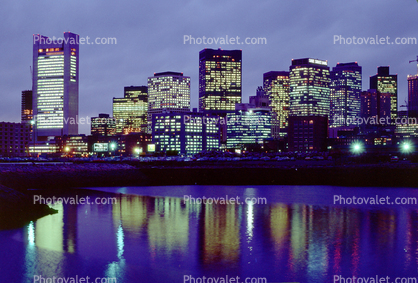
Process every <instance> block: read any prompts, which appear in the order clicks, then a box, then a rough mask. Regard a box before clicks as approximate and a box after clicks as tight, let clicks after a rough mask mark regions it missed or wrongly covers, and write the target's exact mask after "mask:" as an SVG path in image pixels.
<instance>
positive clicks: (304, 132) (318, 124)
mask: <svg viewBox="0 0 418 283" xmlns="http://www.w3.org/2000/svg"><path fill="white" fill-rule="evenodd" d="M289 81H290V112H289V128H288V148H289V150H290V151H298V152H308V151H324V150H325V149H326V140H327V135H328V133H327V129H328V117H329V114H330V81H331V80H330V72H329V67H328V65H327V61H324V60H317V59H311V58H304V59H297V60H292V65H291V66H290V74H289Z"/></svg>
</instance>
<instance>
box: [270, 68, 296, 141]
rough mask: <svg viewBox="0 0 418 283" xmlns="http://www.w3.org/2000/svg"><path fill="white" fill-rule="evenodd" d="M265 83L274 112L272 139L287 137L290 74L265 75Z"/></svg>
mask: <svg viewBox="0 0 418 283" xmlns="http://www.w3.org/2000/svg"><path fill="white" fill-rule="evenodd" d="M263 83H264V90H265V92H266V95H267V96H268V97H269V101H270V105H269V106H270V107H271V111H272V112H271V114H272V122H271V123H272V124H271V127H272V138H273V139H279V138H280V137H284V136H286V135H287V127H288V118H289V97H290V96H289V95H290V94H289V92H290V87H289V86H290V85H289V72H276V71H271V72H267V73H264V75H263Z"/></svg>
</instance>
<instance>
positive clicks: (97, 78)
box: [0, 1, 418, 133]
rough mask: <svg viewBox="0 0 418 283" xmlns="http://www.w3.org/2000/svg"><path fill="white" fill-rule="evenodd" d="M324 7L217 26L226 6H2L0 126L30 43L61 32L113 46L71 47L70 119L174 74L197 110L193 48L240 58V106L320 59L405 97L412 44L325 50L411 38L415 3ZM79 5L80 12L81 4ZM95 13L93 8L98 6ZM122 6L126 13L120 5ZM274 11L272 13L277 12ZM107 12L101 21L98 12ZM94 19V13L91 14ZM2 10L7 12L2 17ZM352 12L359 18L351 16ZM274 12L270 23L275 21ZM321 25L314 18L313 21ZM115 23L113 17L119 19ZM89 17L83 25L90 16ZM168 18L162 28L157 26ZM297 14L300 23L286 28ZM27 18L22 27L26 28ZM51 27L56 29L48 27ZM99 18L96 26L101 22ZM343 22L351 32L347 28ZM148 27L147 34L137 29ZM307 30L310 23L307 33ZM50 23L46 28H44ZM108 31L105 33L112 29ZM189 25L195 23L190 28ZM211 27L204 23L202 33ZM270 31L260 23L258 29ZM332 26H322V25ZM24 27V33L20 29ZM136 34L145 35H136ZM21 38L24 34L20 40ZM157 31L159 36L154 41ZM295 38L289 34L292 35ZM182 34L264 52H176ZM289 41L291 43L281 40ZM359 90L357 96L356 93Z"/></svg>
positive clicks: (263, 13)
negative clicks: (240, 41) (388, 82)
mask: <svg viewBox="0 0 418 283" xmlns="http://www.w3.org/2000/svg"><path fill="white" fill-rule="evenodd" d="M327 3H328V1H318V2H316V3H315V5H306V6H300V5H298V4H296V3H291V2H284V3H274V2H266V3H250V2H243V3H240V7H239V9H238V12H237V13H234V14H229V13H228V15H229V16H230V19H228V21H227V22H228V24H227V25H225V24H224V23H220V21H219V19H221V18H222V17H224V16H226V14H227V11H230V10H231V9H232V7H234V6H235V4H236V3H235V2H231V3H228V4H226V5H225V11H222V12H219V11H218V7H219V5H220V3H217V2H212V3H201V4H197V3H196V4H193V3H189V4H185V5H184V7H177V8H176V9H177V10H178V13H175V14H170V11H172V9H173V5H174V4H171V3H167V4H166V5H162V6H163V8H161V11H160V10H158V13H157V4H153V3H147V4H146V5H142V6H141V5H140V4H125V3H122V4H118V5H116V4H109V5H107V6H106V7H101V6H103V5H102V3H99V2H97V3H96V2H91V3H90V4H89V5H85V7H84V8H85V11H83V12H79V11H78V9H77V10H76V6H77V5H80V3H78V4H77V2H76V3H74V4H66V5H65V7H66V8H67V9H62V7H61V5H59V4H58V3H51V5H50V6H49V8H50V9H51V11H54V13H51V14H50V15H46V16H45V17H44V19H43V20H42V21H38V20H36V17H35V18H32V17H31V16H29V15H32V14H37V13H36V12H37V11H39V9H40V8H38V7H36V6H35V5H34V4H32V3H28V5H27V7H23V8H22V9H21V10H20V11H19V14H17V13H16V12H13V10H11V9H12V8H11V7H10V6H9V5H11V4H8V3H7V2H6V3H5V6H4V7H5V9H4V10H3V11H2V12H0V13H1V15H2V16H4V19H5V21H6V23H7V22H10V21H11V20H12V18H10V17H11V16H13V22H14V23H15V24H14V25H10V26H7V28H6V29H5V30H4V31H2V32H1V33H2V35H3V38H4V40H3V41H2V42H1V43H0V46H1V47H2V50H13V53H12V54H19V56H18V57H16V56H9V55H10V53H7V52H5V53H4V54H2V55H0V60H2V62H3V65H2V68H1V70H0V72H1V74H2V76H1V77H2V83H1V84H0V85H1V88H0V90H1V92H2V95H3V98H4V100H3V103H2V106H1V109H0V110H1V111H0V112H1V113H0V120H1V121H14V122H17V121H19V119H20V117H19V107H20V94H21V91H22V90H25V89H30V85H31V76H30V70H29V66H31V58H30V57H31V54H30V47H28V45H30V44H31V34H35V33H36V34H37V33H40V34H45V35H49V36H56V37H58V36H62V32H63V31H72V32H75V33H77V34H79V35H80V36H82V37H86V36H89V37H90V38H94V37H106V38H108V37H114V38H116V39H117V44H114V45H97V44H95V45H87V44H85V45H81V46H80V49H81V50H80V52H81V53H80V54H81V58H80V91H79V94H80V113H79V115H80V116H83V117H86V116H89V117H95V116H97V115H98V114H99V113H111V109H112V105H111V103H109V101H111V99H112V98H113V97H121V96H122V93H123V87H124V86H130V85H146V83H147V81H146V80H147V77H149V76H150V75H151V74H153V73H154V72H164V71H167V70H176V71H181V72H183V73H184V74H186V75H188V76H190V77H191V97H192V101H191V106H192V107H197V105H198V63H197V62H198V52H199V51H200V50H202V49H203V48H205V47H207V48H213V49H217V48H219V47H221V48H223V49H226V50H231V49H242V50H243V71H242V73H243V74H242V97H243V101H244V102H246V101H248V97H249V96H251V95H254V94H255V90H256V88H257V86H258V85H261V84H262V76H263V73H265V72H269V71H275V70H287V69H288V66H289V65H290V62H291V59H292V58H306V57H311V58H320V59H325V60H328V65H329V66H335V65H336V63H338V62H354V61H357V62H358V63H359V65H361V66H363V81H364V82H367V81H368V79H369V78H368V77H369V76H372V75H374V74H376V67H377V66H390V68H391V73H394V74H398V81H399V96H400V99H399V103H400V104H403V102H404V101H405V99H406V98H407V79H406V78H407V75H408V74H415V73H416V66H415V64H409V60H413V59H414V58H416V55H417V53H418V50H417V45H416V44H414V45H412V44H411V45H395V44H393V45H370V44H368V45H366V44H362V45H358V44H357V45H354V44H351V45H342V44H338V43H337V44H334V42H333V39H334V38H333V37H334V35H341V36H343V37H346V38H348V37H352V36H356V37H361V36H364V37H368V36H370V37H375V36H376V35H378V36H379V37H386V36H389V37H390V38H391V39H392V40H394V39H395V38H396V37H398V36H399V37H414V36H416V33H415V31H414V30H413V27H414V21H417V20H416V19H415V17H414V16H412V15H414V14H415V9H418V5H417V3H416V2H415V1H405V2H401V3H383V4H382V3H380V2H377V1H368V2H366V3H365V2H364V1H353V2H350V3H341V5H338V7H333V8H331V7H327V6H326V5H327ZM377 3H379V10H380V11H381V12H380V13H378V14H377V15H376V16H375V18H373V21H377V22H380V23H381V24H380V25H373V24H371V17H368V16H367V15H368V14H370V13H372V12H373V11H374V10H375V6H376V4H377ZM83 4H84V3H83ZM99 5H100V6H99ZM130 5H132V7H131V6H130ZM279 8H280V9H279ZM109 9H113V10H115V13H114V15H113V17H112V19H111V20H110V21H107V17H104V13H103V15H102V14H100V12H99V11H106V10H109ZM138 9H141V10H145V11H148V13H146V15H145V16H144V17H143V18H142V19H141V20H139V21H138V22H137V23H135V22H133V21H131V20H130V18H133V17H132V15H133V14H135V13H136V12H137V11H138ZM96 10H97V11H98V12H95V11H96ZM6 11H9V13H8V14H7V13H6ZM359 11H361V12H359ZM76 12H77V13H80V18H83V15H84V13H86V14H89V17H84V18H85V20H87V18H89V21H90V18H92V22H94V20H96V21H97V23H94V24H91V25H88V24H87V23H88V22H86V21H85V20H82V21H80V22H74V19H73V16H72V15H73V14H74V13H76ZM277 13H278V15H277ZM320 13H321V14H324V15H325V16H324V17H322V18H318V19H317V15H318V14H320ZM119 14H120V15H121V16H119ZM389 14H402V15H403V16H404V17H405V18H408V19H410V20H409V21H408V23H400V22H398V21H395V20H392V19H388V15H389ZM90 15H91V17H90ZM167 15H169V16H168V20H163V19H164V17H167ZM292 15H298V16H300V17H301V18H303V19H304V20H303V21H300V22H297V23H296V22H295V20H294V16H292ZM26 18H28V19H26ZM278 18H280V22H282V23H283V22H289V23H293V24H292V25H287V26H285V27H283V28H282V27H280V25H279V26H278V25H274V24H273V25H272V24H271V23H279V21H277V20H275V19H278ZM58 19H59V20H58ZM105 19H106V20H105ZM347 20H350V21H351V22H352V23H353V24H351V25H347V24H346V22H347ZM168 21H173V22H174V21H177V22H178V26H177V27H176V28H171V27H170V28H168V27H167V22H168ZM149 22H152V25H145V23H149ZM311 22H312V23H313V24H311ZM51 23H56V25H51ZM115 23H118V24H117V25H116V28H113V27H112V25H115ZM192 23H198V24H193V25H192ZM212 23H213V24H212ZM268 23H270V24H268ZM331 23H332V24H331ZM28 26H30V29H28V28H27V27H28ZM145 27H146V28H145ZM21 30H26V31H27V32H24V33H22V32H21ZM159 30H161V31H160V32H158V31H159ZM297 31H298V32H297ZM184 35H191V36H193V37H195V38H198V37H203V36H206V37H225V36H226V35H228V36H229V37H236V36H240V37H241V38H245V37H246V36H249V37H265V38H266V39H267V44H265V45H237V44H230V45H221V44H219V43H218V44H212V45H203V44H201V45H198V44H195V45H193V44H188V43H187V44H183V39H184ZM290 38H291V40H290ZM363 90H366V88H365V87H363ZM88 132H89V127H88V125H87V126H84V127H83V126H81V125H80V133H88Z"/></svg>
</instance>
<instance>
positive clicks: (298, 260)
mask: <svg viewBox="0 0 418 283" xmlns="http://www.w3.org/2000/svg"><path fill="white" fill-rule="evenodd" d="M307 210H308V209H307V206H306V205H300V204H293V205H292V213H291V226H290V258H289V267H290V269H291V270H292V272H293V273H297V272H301V271H302V270H303V269H304V268H305V266H304V265H305V262H306V246H307V244H308V242H307V241H308V239H307V235H306V233H307V231H306V226H307Z"/></svg>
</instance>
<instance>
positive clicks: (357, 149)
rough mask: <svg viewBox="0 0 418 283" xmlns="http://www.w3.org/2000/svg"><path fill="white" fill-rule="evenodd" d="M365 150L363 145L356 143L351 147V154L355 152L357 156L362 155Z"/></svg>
mask: <svg viewBox="0 0 418 283" xmlns="http://www.w3.org/2000/svg"><path fill="white" fill-rule="evenodd" d="M363 150H364V148H363V144H362V143H360V142H354V143H353V144H352V145H351V152H353V153H355V154H360V153H362V152H363Z"/></svg>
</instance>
